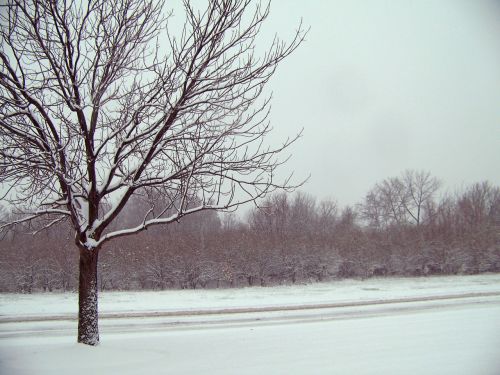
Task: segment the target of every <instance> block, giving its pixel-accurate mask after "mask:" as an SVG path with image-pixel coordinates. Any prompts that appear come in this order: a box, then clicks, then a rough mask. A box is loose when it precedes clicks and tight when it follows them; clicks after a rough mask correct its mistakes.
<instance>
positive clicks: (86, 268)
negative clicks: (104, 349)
mask: <svg viewBox="0 0 500 375" xmlns="http://www.w3.org/2000/svg"><path fill="white" fill-rule="evenodd" d="M79 250H80V271H79V272H80V275H79V285H78V342H79V343H82V344H87V345H97V344H99V326H98V310H97V260H98V255H99V249H98V248H94V249H87V248H85V247H79Z"/></svg>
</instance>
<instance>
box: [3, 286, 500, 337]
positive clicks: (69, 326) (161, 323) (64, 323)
mask: <svg viewBox="0 0 500 375" xmlns="http://www.w3.org/2000/svg"><path fill="white" fill-rule="evenodd" d="M469 305H472V306H479V305H500V293H499V292H482V293H462V294H452V295H441V296H429V297H413V298H396V299H387V300H366V301H358V302H343V303H326V304H308V305H282V306H271V307H240V308H224V309H204V310H185V311H163V312H145V311H136V312H130V311H129V312H107V313H103V314H101V316H100V327H101V332H102V334H103V335H107V334H108V333H120V332H145V331H159V330H173V329H176V330H178V329H184V330H185V329H205V328H214V327H219V328H220V327H238V326H262V325H276V324H295V323H304V322H317V321H328V320H340V319H356V318H367V317H380V316H388V315H395V314H404V313H415V312H419V311H425V310H442V309H447V310H450V309H457V308H461V307H465V306H469ZM75 327H76V319H75V316H74V315H70V314H62V315H52V316H46V315H45V316H43V315H42V316H33V315H32V316H27V317H16V316H6V317H0V340H1V339H9V338H19V337H30V336H35V337H39V336H40V335H45V336H54V335H56V336H60V335H70V336H74V335H75Z"/></svg>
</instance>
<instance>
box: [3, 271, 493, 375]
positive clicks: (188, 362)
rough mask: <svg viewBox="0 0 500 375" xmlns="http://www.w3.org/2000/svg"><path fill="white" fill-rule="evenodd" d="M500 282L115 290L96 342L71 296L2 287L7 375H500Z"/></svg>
mask: <svg viewBox="0 0 500 375" xmlns="http://www.w3.org/2000/svg"><path fill="white" fill-rule="evenodd" d="M499 289H500V284H499V276H498V275H487V276H481V277H463V278H455V279H451V278H450V279H448V278H436V279H433V280H429V279H418V280H396V281H395V280H372V281H370V282H357V281H350V282H346V283H345V284H342V283H331V284H324V285H319V284H317V285H311V286H304V287H300V286H296V287H287V288H266V289H259V288H256V289H248V290H228V291H207V292H205V291H192V292H180V291H179V292H172V293H170V292H169V293H165V294H162V292H160V293H156V294H151V295H149V294H148V293H139V292H137V293H136V294H134V293H135V292H134V293H113V294H109V295H105V296H104V301H105V302H104V303H103V305H104V306H103V310H102V313H101V344H100V345H99V346H98V347H94V348H91V347H86V346H83V345H78V344H76V343H75V337H76V321H75V320H74V316H73V315H72V314H71V313H70V312H69V311H70V309H69V308H68V309H66V305H67V304H68V303H69V302H68V301H69V300H70V299H71V300H72V298H73V296H66V295H39V296H7V295H4V296H1V298H3V299H1V298H0V374H2V375H3V374H9V375H19V374H22V375H28V374H37V375H38V374H39V375H45V374H50V375H59V374H61V375H62V374H65V375H66V374H72V375H83V374H86V375H88V374H93V375H99V374H120V375H128V374H130V375H131V374H152V375H159V374H218V375H219V374H220V375H224V374H252V375H255V374H287V375H288V374H308V375H309V374H356V375H364V374H375V375H376V374H384V375H387V374H389V375H390V374H398V375H399V374H418V375H422V374H425V375H429V374H439V375H448V374H449V375H451V374H453V375H471V374H472V375H500V290H499ZM304 291H307V294H305V293H304ZM148 296H150V298H151V304H150V303H149V302H148ZM166 296H168V297H169V298H170V301H174V302H170V304H171V305H174V307H173V308H170V309H167V307H168V303H167V302H165V303H164V305H163V308H160V309H158V310H157V311H154V310H152V309H151V306H153V301H154V303H155V304H157V305H161V303H162V301H163V298H165V297H166ZM348 296H350V298H347V297H348ZM106 299H107V301H106ZM41 301H52V303H48V304H47V303H45V304H42V305H40V303H41ZM54 301H61V303H60V304H57V303H55V302H54ZM138 301H141V302H142V304H138ZM165 301H167V299H166V298H165ZM134 306H135V307H134ZM200 306H205V308H200ZM16 311H18V312H19V313H18V314H16Z"/></svg>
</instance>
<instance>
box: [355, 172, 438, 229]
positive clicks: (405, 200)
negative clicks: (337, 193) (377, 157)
mask: <svg viewBox="0 0 500 375" xmlns="http://www.w3.org/2000/svg"><path fill="white" fill-rule="evenodd" d="M439 187H440V182H439V180H438V179H437V178H435V177H432V176H431V174H430V173H429V172H423V171H414V170H407V171H405V172H403V174H402V176H401V177H391V178H388V179H385V180H383V181H382V182H380V183H377V184H376V185H375V186H374V187H373V188H372V189H371V190H370V191H369V192H368V194H367V195H366V197H365V201H364V203H363V204H362V205H361V212H362V214H363V217H364V218H365V219H366V220H368V222H369V223H370V224H371V225H372V226H373V227H386V226H388V225H393V224H395V225H404V224H410V223H411V224H415V225H417V226H419V225H420V224H421V223H422V219H423V216H424V211H425V209H426V208H428V207H430V204H431V202H432V199H433V198H434V194H435V193H436V191H437V190H438V189H439Z"/></svg>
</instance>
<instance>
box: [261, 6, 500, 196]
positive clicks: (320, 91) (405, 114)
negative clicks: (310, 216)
mask: <svg viewBox="0 0 500 375" xmlns="http://www.w3.org/2000/svg"><path fill="white" fill-rule="evenodd" d="M301 18H302V19H303V21H304V24H305V25H308V26H310V27H311V30H310V32H309V34H308V36H307V41H306V42H305V43H304V44H303V45H302V46H301V47H300V48H299V50H297V51H296V52H295V54H294V55H292V56H290V57H289V59H288V60H285V61H284V62H283V64H282V65H281V66H280V67H279V68H278V72H277V73H276V76H275V77H274V78H273V80H272V82H271V83H270V88H271V89H272V91H273V102H272V106H273V107H272V114H271V121H272V124H273V127H274V130H275V131H274V135H273V138H272V139H271V141H273V142H274V141H278V140H280V139H282V138H284V137H286V136H287V135H293V134H295V133H297V132H298V131H299V130H300V129H301V128H304V135H303V137H302V138H301V139H300V141H299V142H298V143H297V144H295V145H294V147H293V150H292V153H293V157H292V159H291V160H290V162H289V163H288V165H286V166H285V167H284V171H286V172H290V171H292V170H293V171H295V174H296V176H297V178H300V177H306V176H308V175H309V174H310V175H311V177H310V179H309V181H308V182H307V184H306V185H305V186H304V187H303V188H302V190H303V191H306V192H309V193H311V194H313V195H315V196H317V197H318V198H326V197H332V198H336V199H337V200H338V201H339V202H340V203H341V204H353V203H356V202H358V201H360V200H361V199H362V198H363V197H364V195H365V194H366V192H367V191H368V189H370V187H371V186H373V184H375V183H376V182H377V181H380V180H382V179H384V178H386V177H391V176H397V175H399V174H400V172H402V171H403V170H405V169H407V168H411V169H419V170H420V169H424V170H428V171H430V172H431V173H432V174H433V175H435V176H437V177H439V178H441V179H442V181H443V183H444V185H445V187H446V188H448V189H450V190H453V189H455V188H460V187H461V186H465V185H468V184H470V183H472V182H478V181H482V180H490V181H491V182H493V183H495V184H500V1H486V0H485V1H481V0H476V1H470V0H440V1H410V0H397V1H353V0H345V1H321V0H315V1H302V0H294V1H290V0H287V1H278V0H275V1H274V2H273V3H272V7H271V15H270V17H269V19H268V20H267V24H266V26H265V29H264V30H263V33H264V36H266V35H271V34H273V33H275V32H277V33H278V35H279V36H280V37H281V38H283V39H290V37H291V36H292V34H293V31H294V29H296V27H297V26H298V23H299V21H300V19H301Z"/></svg>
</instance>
